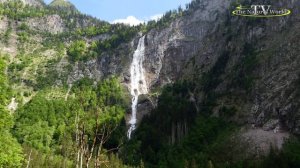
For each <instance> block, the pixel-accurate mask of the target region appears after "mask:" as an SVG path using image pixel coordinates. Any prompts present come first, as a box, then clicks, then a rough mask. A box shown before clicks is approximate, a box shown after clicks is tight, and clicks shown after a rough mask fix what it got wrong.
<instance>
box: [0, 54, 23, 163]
mask: <svg viewBox="0 0 300 168" xmlns="http://www.w3.org/2000/svg"><path fill="white" fill-rule="evenodd" d="M4 70H5V62H4V60H3V58H2V57H0V167H21V161H22V160H23V155H22V148H21V146H20V145H19V144H18V142H17V141H16V139H15V138H13V136H12V135H11V133H10V128H11V127H12V126H13V118H12V116H11V115H10V114H9V112H8V111H6V110H5V106H6V102H7V98H8V96H9V89H8V85H7V80H6V76H5V73H4Z"/></svg>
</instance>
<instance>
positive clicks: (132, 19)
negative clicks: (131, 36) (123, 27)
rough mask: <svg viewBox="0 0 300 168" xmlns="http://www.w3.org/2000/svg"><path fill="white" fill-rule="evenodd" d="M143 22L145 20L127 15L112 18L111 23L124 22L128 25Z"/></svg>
mask: <svg viewBox="0 0 300 168" xmlns="http://www.w3.org/2000/svg"><path fill="white" fill-rule="evenodd" d="M144 22H145V21H143V20H139V19H137V18H136V17H134V16H128V17H127V18H126V19H117V20H114V21H113V22H112V23H114V24H115V23H124V24H127V25H130V26H136V25H139V24H141V23H144Z"/></svg>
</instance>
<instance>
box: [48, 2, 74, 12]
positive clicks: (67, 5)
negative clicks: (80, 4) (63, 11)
mask: <svg viewBox="0 0 300 168" xmlns="http://www.w3.org/2000/svg"><path fill="white" fill-rule="evenodd" d="M49 6H51V7H58V8H67V9H72V10H77V9H76V7H75V5H73V4H72V3H71V2H69V1H68V0H53V1H52V2H51V3H50V4H49Z"/></svg>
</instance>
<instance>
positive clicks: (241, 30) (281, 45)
mask: <svg viewBox="0 0 300 168" xmlns="http://www.w3.org/2000/svg"><path fill="white" fill-rule="evenodd" d="M248 3H249V1H248ZM250 3H258V1H255V0H252V1H251V2H250ZM299 3H300V2H299V1H284V0H279V1H277V2H276V3H275V2H274V3H273V4H271V5H274V6H279V7H284V8H289V9H291V10H292V11H293V14H292V15H290V16H286V17H278V18H272V19H257V20H251V19H249V18H245V17H238V16H232V15H231V10H232V9H233V8H234V6H232V3H231V2H230V1H219V0H203V1H201V3H199V4H198V7H197V8H195V9H194V10H193V11H192V12H190V13H188V14H187V15H184V16H182V17H179V18H177V19H175V20H174V21H173V22H172V23H171V24H170V26H168V27H166V28H161V29H153V30H151V31H149V32H148V33H147V34H146V39H145V46H146V49H145V61H144V67H145V70H146V76H147V79H146V82H147V83H148V85H149V88H152V89H153V88H156V87H162V86H163V85H165V84H167V83H172V82H175V81H177V80H181V79H189V78H192V77H195V76H196V77H197V78H201V77H202V76H203V75H204V74H205V73H207V72H209V71H210V70H211V69H212V68H213V67H215V69H216V71H217V72H218V69H222V70H221V72H220V74H218V76H217V77H218V79H219V80H220V82H219V83H218V84H217V85H216V86H215V87H214V88H211V91H214V92H216V93H225V92H226V91H228V92H230V94H231V95H233V96H232V97H234V96H236V98H228V97H220V98H218V100H217V102H218V103H219V105H220V106H221V104H224V105H226V103H228V104H229V105H230V104H237V105H239V106H240V108H239V112H238V114H237V115H236V116H233V117H232V119H233V120H235V121H236V122H239V123H241V124H253V125H255V126H259V127H262V126H264V129H266V130H269V129H274V128H276V127H277V128H278V127H279V128H280V129H285V130H289V131H291V132H293V133H300V111H299V109H300V108H299V105H300V102H299V97H300V96H299V95H300V90H299V86H300V80H299V74H300V68H299V67H300V66H299V65H300V56H299V53H300V52H299V47H298V44H299V43H300V41H299V40H300V31H299V30H300V29H299V28H300V22H299V20H300V15H299V7H300V4H299ZM140 37H141V35H139V36H138V37H136V38H135V39H134V40H133V41H132V42H131V43H130V44H123V45H122V46H121V47H119V48H118V49H117V50H116V51H115V52H113V53H110V54H103V55H102V56H101V57H99V58H98V59H97V60H92V61H88V62H86V63H80V64H77V65H75V66H74V72H73V73H72V74H71V75H70V76H69V83H72V82H74V81H76V80H78V79H80V78H82V77H85V76H87V77H91V78H95V79H97V80H100V79H101V78H102V77H105V76H108V75H112V74H117V75H120V76H121V77H122V79H124V80H123V83H124V84H125V85H126V83H128V82H129V81H130V76H129V75H128V74H129V65H130V62H131V60H132V54H133V51H134V50H135V49H136V45H137V41H138V39H139V38H140ZM249 48H250V49H249ZM249 57H250V58H251V59H250V60H249V59H248V58H249ZM224 58H226V59H224ZM220 60H221V61H220ZM222 60H223V62H222ZM220 62H221V63H220ZM252 62H255V63H252ZM250 65H251V66H250ZM249 67H251V68H249ZM241 83H242V84H241ZM240 85H245V86H244V87H241V86H240ZM248 85H249V86H250V87H248ZM245 88H246V89H245ZM249 88H250V89H249ZM194 95H195V100H197V102H195V103H196V104H198V105H199V104H201V101H202V100H203V97H202V96H201V95H203V92H200V93H194ZM145 106H148V105H145ZM139 108H141V109H145V108H143V107H142V106H141V107H139ZM218 109H219V107H216V109H215V110H214V111H216V113H218ZM200 112H201V111H200ZM145 113H146V112H145ZM216 116H220V115H217V114H216ZM273 121H278V122H273Z"/></svg>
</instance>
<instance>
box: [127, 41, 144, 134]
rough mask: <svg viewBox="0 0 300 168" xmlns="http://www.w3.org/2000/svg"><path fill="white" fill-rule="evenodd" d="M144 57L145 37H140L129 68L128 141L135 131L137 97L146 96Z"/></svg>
mask: <svg viewBox="0 0 300 168" xmlns="http://www.w3.org/2000/svg"><path fill="white" fill-rule="evenodd" d="M144 56H145V36H143V37H141V38H140V40H139V44H138V47H137V49H136V50H135V52H134V54H133V59H132V63H131V66H130V75H131V77H130V78H131V79H130V94H131V96H132V101H131V102H132V104H131V110H132V114H131V119H130V121H129V124H130V128H129V129H128V132H127V137H128V138H129V139H130V137H131V134H132V131H134V130H135V129H136V113H137V104H138V99H139V95H141V94H147V93H148V88H147V84H146V80H145V75H144V69H143V61H144Z"/></svg>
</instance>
